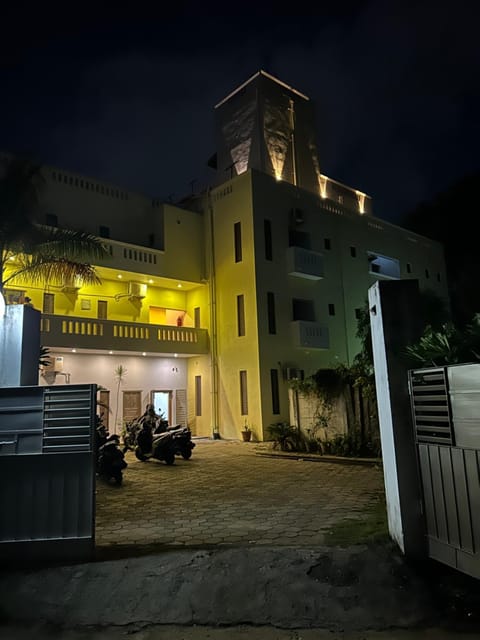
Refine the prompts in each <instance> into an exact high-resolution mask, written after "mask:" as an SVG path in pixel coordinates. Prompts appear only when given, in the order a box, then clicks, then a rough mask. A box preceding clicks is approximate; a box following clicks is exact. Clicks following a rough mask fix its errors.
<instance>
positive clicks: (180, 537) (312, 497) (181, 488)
mask: <svg viewBox="0 0 480 640" xmlns="http://www.w3.org/2000/svg"><path fill="white" fill-rule="evenodd" d="M257 450H258V447H257V445H255V444H254V443H244V442H237V441H225V440H208V439H198V440H196V447H195V449H194V450H193V455H192V458H191V459H190V460H188V461H185V460H183V459H182V458H177V459H176V462H175V464H174V465H173V466H167V465H166V464H165V463H163V462H158V461H156V460H150V461H148V462H139V461H138V460H136V458H135V456H134V455H133V454H132V453H131V452H129V453H128V454H127V462H128V468H127V469H126V470H125V473H124V484H123V486H122V487H117V486H110V485H106V484H104V483H102V482H100V481H99V482H97V496H96V498H97V512H96V513H97V515H96V543H97V548H98V549H99V551H101V550H102V549H104V550H105V551H107V550H109V549H110V550H112V551H113V547H115V546H117V547H118V546H123V545H129V546H130V545H150V544H154V545H166V546H167V547H173V548H178V547H182V546H193V547H196V546H211V545H246V544H248V545H275V546H290V547H296V548H298V547H306V548H307V547H314V546H317V545H321V544H322V543H323V541H324V536H325V532H326V531H327V530H328V529H329V528H331V526H332V525H334V524H335V523H337V522H339V521H341V520H343V519H345V518H359V519H361V518H362V514H364V513H365V511H366V510H367V509H368V508H369V507H370V506H372V505H373V504H375V502H376V501H377V500H378V498H379V497H380V496H382V495H383V492H384V489H383V475H382V471H381V469H379V468H378V467H371V466H358V465H351V464H335V463H327V462H312V461H304V460H295V459H284V458H271V457H264V456H259V455H257V454H256V451H257Z"/></svg>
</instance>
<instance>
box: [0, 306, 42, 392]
mask: <svg viewBox="0 0 480 640" xmlns="http://www.w3.org/2000/svg"><path fill="white" fill-rule="evenodd" d="M0 295H1V293H0ZM40 318H41V313H40V311H37V310H36V309H32V308H31V307H28V306H26V305H23V304H12V305H7V307H6V311H5V315H3V316H2V315H1V314H0V387H18V386H33V385H37V384H38V359H39V357H40Z"/></svg>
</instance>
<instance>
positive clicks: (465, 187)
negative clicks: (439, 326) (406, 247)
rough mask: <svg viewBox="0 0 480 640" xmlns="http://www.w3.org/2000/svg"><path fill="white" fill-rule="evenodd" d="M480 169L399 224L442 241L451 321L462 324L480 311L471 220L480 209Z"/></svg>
mask: <svg viewBox="0 0 480 640" xmlns="http://www.w3.org/2000/svg"><path fill="white" fill-rule="evenodd" d="M479 189H480V173H474V174H471V175H469V176H465V177H464V178H463V179H461V180H459V181H458V182H456V183H455V184H453V185H452V186H451V187H450V188H448V189H446V190H445V191H443V192H442V193H439V194H438V195H437V196H436V197H435V198H434V199H433V200H432V201H430V202H424V203H421V204H420V205H418V207H416V208H415V209H414V210H413V211H411V212H409V213H408V214H407V215H405V216H404V218H403V220H402V226H404V227H407V228H408V229H412V231H415V232H417V233H420V234H422V235H424V236H427V237H428V238H432V239H433V240H437V241H438V242H440V243H442V244H443V246H444V250H445V262H446V267H447V277H448V287H449V293H450V300H451V305H452V316H453V321H454V323H455V324H456V325H458V326H459V327H462V326H465V325H466V324H468V323H469V322H470V320H471V318H472V317H473V316H474V314H475V313H477V312H478V311H480V293H479V288H478V279H479V278H480V252H479V250H478V244H479V242H478V238H477V234H476V233H475V230H474V229H475V228H474V227H472V221H474V220H475V219H476V218H477V217H478V214H479V213H480V211H479V209H480V207H479V204H478V192H479Z"/></svg>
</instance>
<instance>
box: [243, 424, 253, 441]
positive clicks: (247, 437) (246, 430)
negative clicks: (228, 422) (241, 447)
mask: <svg viewBox="0 0 480 640" xmlns="http://www.w3.org/2000/svg"><path fill="white" fill-rule="evenodd" d="M251 437H252V430H251V429H250V427H249V425H248V422H247V421H246V420H245V424H244V425H243V429H242V438H243V441H244V442H250V439H251Z"/></svg>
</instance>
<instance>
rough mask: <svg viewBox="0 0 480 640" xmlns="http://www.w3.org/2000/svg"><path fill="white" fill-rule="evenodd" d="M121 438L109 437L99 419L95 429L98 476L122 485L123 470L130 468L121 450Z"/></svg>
mask: <svg viewBox="0 0 480 640" xmlns="http://www.w3.org/2000/svg"><path fill="white" fill-rule="evenodd" d="M119 445H120V438H119V437H118V436H117V435H115V434H114V435H109V433H108V431H107V430H106V428H105V426H104V424H103V422H102V421H101V419H100V418H99V417H97V427H96V429H95V452H96V472H97V475H98V476H100V477H101V478H103V479H104V480H106V481H107V482H111V481H112V480H113V481H114V482H115V483H116V484H118V485H121V484H122V482H123V470H124V469H126V467H127V466H128V465H127V463H126V461H125V455H124V453H123V451H122V450H121V449H120V446H119Z"/></svg>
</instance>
